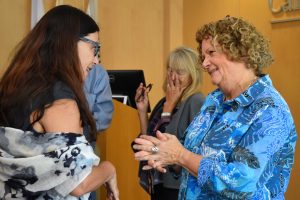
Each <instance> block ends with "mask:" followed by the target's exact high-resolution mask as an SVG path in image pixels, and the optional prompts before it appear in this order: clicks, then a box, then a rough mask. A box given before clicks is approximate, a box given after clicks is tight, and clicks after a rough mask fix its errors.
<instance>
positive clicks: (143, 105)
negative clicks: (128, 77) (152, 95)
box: [134, 83, 149, 113]
mask: <svg viewBox="0 0 300 200" xmlns="http://www.w3.org/2000/svg"><path fill="white" fill-rule="evenodd" d="M148 92H149V89H147V88H146V87H145V86H144V84H143V83H140V85H139V87H138V88H137V89H136V93H135V98H134V100H135V103H136V107H137V109H138V111H139V112H142V113H147V110H148V105H149V100H148Z"/></svg>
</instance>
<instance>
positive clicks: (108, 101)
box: [84, 65, 114, 131]
mask: <svg viewBox="0 0 300 200" xmlns="http://www.w3.org/2000/svg"><path fill="white" fill-rule="evenodd" d="M84 92H85V96H86V98H87V101H88V104H89V108H90V110H91V111H92V114H93V117H94V119H95V121H96V126H97V130H98V131H103V130H105V129H106V128H108V126H109V124H110V122H111V119H112V114H113V111H114V106H113V103H112V93H111V88H110V85H109V77H108V74H107V72H106V70H105V69H104V68H103V67H102V66H101V65H96V66H95V67H93V68H92V70H91V71H90V72H89V74H88V77H87V78H86V80H85V83H84Z"/></svg>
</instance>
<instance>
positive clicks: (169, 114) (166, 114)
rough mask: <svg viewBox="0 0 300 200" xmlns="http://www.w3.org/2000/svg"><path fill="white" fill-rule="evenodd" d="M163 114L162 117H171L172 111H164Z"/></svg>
mask: <svg viewBox="0 0 300 200" xmlns="http://www.w3.org/2000/svg"><path fill="white" fill-rule="evenodd" d="M161 116H162V117H171V113H169V112H163V113H161Z"/></svg>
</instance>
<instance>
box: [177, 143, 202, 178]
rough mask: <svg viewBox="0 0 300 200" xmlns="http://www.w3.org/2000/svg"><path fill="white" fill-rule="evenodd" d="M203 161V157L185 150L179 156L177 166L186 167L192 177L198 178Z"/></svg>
mask: <svg viewBox="0 0 300 200" xmlns="http://www.w3.org/2000/svg"><path fill="white" fill-rule="evenodd" d="M201 160H202V156H201V155H198V154H195V153H193V152H191V151H189V150H187V149H184V150H183V151H182V153H181V155H180V156H179V159H178V163H177V164H178V165H180V166H182V167H184V168H185V169H186V170H188V171H189V172H190V173H191V174H192V175H194V176H195V177H197V175H198V168H199V165H200V162H201Z"/></svg>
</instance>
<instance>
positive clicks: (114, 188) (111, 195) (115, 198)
mask: <svg viewBox="0 0 300 200" xmlns="http://www.w3.org/2000/svg"><path fill="white" fill-rule="evenodd" d="M105 186H106V190H107V198H108V199H109V200H119V189H118V185H117V174H116V173H114V175H113V176H112V177H111V179H110V180H108V181H107V182H106V183H105Z"/></svg>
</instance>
